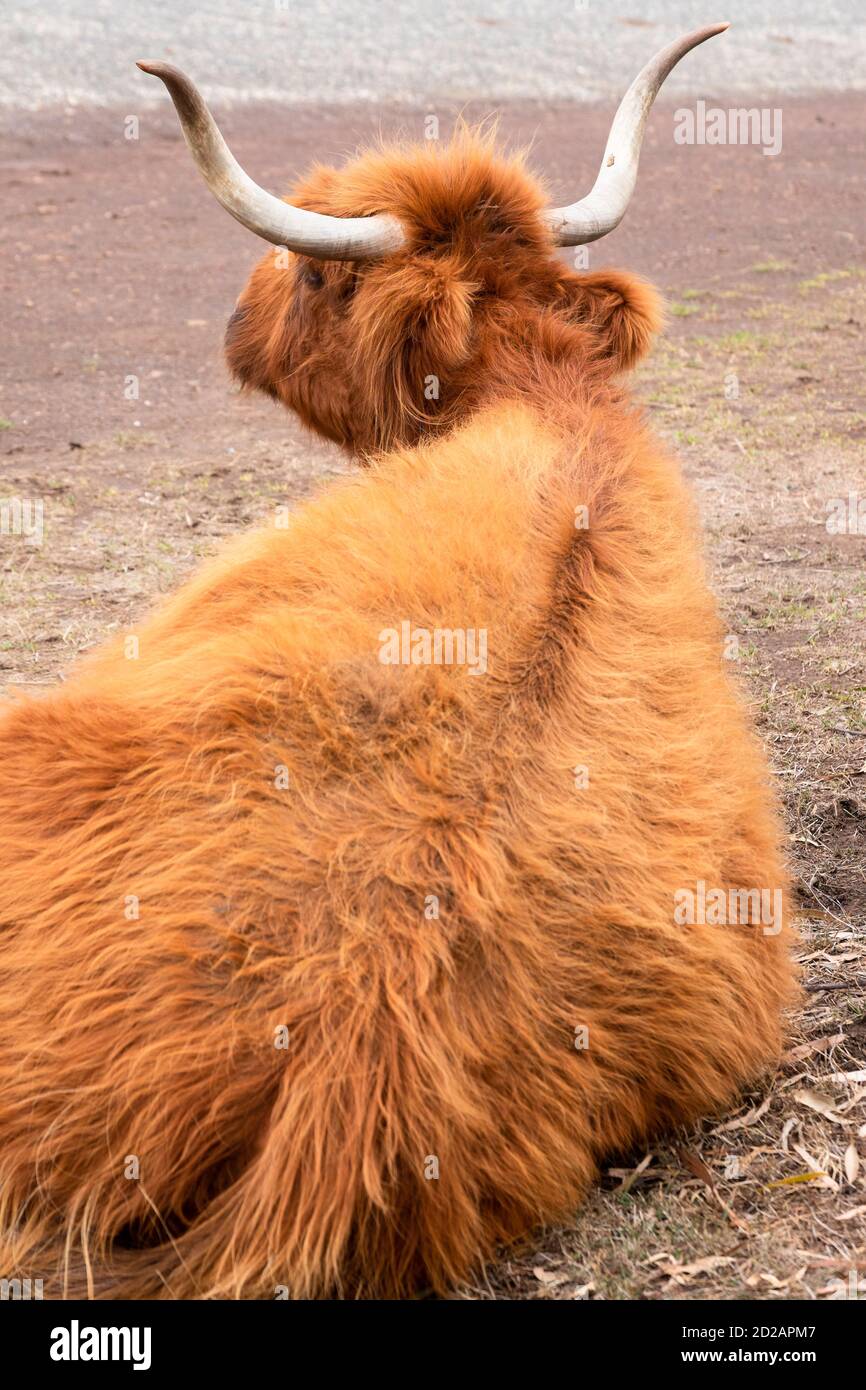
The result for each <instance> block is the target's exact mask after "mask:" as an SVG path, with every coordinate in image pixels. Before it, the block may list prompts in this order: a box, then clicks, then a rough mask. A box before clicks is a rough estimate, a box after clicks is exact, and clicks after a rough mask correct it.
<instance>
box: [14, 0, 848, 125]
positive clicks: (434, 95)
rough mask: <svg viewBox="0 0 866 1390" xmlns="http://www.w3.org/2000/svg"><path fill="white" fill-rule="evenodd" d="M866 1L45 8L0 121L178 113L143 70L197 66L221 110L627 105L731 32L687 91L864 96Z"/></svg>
mask: <svg viewBox="0 0 866 1390" xmlns="http://www.w3.org/2000/svg"><path fill="white" fill-rule="evenodd" d="M863 15H864V6H863V0H822V3H821V4H816V3H815V0H776V3H760V4H759V3H756V0H725V3H722V2H721V0H720V2H719V4H718V5H715V4H710V3H709V2H708V0H699V2H698V0H640V3H637V0H634V3H632V0H622V3H621V4H620V5H619V6H618V8H617V9H616V10H613V9H611V8H610V7H609V6H607V5H604V4H602V3H601V0H435V3H426V4H425V3H423V0H390V3H384V4H376V3H372V0H304V3H300V0H249V3H247V2H246V0H205V3H204V4H202V5H199V6H196V7H195V8H193V9H190V10H189V11H188V12H186V13H184V12H183V11H182V9H181V7H179V6H178V4H177V0H138V3H135V4H130V3H119V2H118V0H64V3H62V4H60V5H51V4H48V5H46V4H45V0H24V3H20V0H19V3H18V4H14V3H13V4H11V5H10V6H8V7H7V8H5V9H4V11H3V13H2V15H0V106H4V107H6V108H10V107H11V108H15V107H19V108H23V109H26V110H38V109H40V108H42V107H44V106H58V105H59V106H77V105H110V106H121V107H123V108H125V109H128V110H129V111H130V112H135V111H136V110H139V109H140V108H142V107H143V106H146V105H149V104H152V103H153V102H155V101H160V100H164V99H165V97H164V94H163V91H162V88H161V87H160V86H159V84H157V83H155V82H154V81H153V79H151V78H147V77H145V76H144V74H142V73H139V72H137V71H136V69H135V67H134V62H135V59H136V58H152V59H160V58H168V59H170V60H172V61H174V62H176V63H177V64H179V65H180V66H181V67H184V68H186V69H187V70H188V71H189V72H190V73H191V75H193V76H194V77H195V78H196V79H197V80H198V81H199V82H200V83H201V84H202V86H203V87H204V88H205V90H206V92H207V94H208V96H209V97H210V98H211V99H212V100H213V101H215V102H219V103H221V104H223V105H230V104H232V103H235V102H246V101H253V100H267V101H283V102H288V103H301V102H303V103H319V102H324V103H332V102H339V103H353V102H358V103H361V102H368V101H374V102H395V101H396V102H401V101H411V102H412V103H413V104H418V103H421V104H427V105H428V106H429V107H430V109H431V111H435V110H436V103H437V102H445V101H450V102H453V101H455V100H457V101H462V100H467V99H470V98H475V97H481V98H485V99H490V100H493V101H496V100H513V99H515V98H531V99H541V100H551V99H559V100H569V99H573V100H575V101H581V100H592V99H597V98H598V99H608V98H610V97H612V96H615V95H617V94H619V93H620V92H621V91H622V90H623V88H624V86H625V85H627V83H628V81H629V80H630V79H631V77H632V76H633V75H634V74H635V72H636V71H637V70H638V69H639V68H640V67H641V66H642V65H643V63H644V62H645V61H646V59H647V58H648V57H649V56H650V55H651V54H652V53H653V52H654V51H655V49H657V48H659V47H661V46H662V45H663V44H665V43H667V42H669V41H670V40H671V39H672V38H674V37H676V36H677V35H678V34H680V33H683V32H686V31H688V30H689V29H692V28H697V27H699V26H700V25H702V24H707V23H711V22H714V21H716V20H718V19H729V20H731V21H732V23H733V25H734V28H733V29H732V31H731V32H730V33H728V34H726V35H724V36H722V37H720V38H716V39H713V40H711V41H710V43H708V44H707V45H706V47H705V48H704V49H702V50H699V51H698V52H697V53H693V54H691V55H689V57H688V58H687V59H685V60H684V62H683V63H682V65H681V67H680V68H679V69H678V70H677V72H676V73H675V74H674V75H673V77H672V78H670V79H669V81H668V86H667V88H666V90H668V91H669V92H671V93H673V94H677V93H680V94H685V93H690V94H699V95H706V96H708V97H711V96H712V95H713V93H735V92H743V93H745V92H748V93H749V94H750V95H751V96H752V97H753V99H755V98H760V97H761V96H766V97H767V98H770V97H773V96H777V95H778V94H779V93H791V94H794V93H808V92H815V91H842V90H849V89H862V88H863V87H864V86H866V24H864V23H863Z"/></svg>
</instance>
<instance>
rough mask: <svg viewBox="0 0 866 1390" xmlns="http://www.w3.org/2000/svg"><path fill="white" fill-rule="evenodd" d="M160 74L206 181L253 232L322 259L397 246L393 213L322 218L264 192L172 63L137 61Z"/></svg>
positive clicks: (399, 237)
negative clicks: (230, 147)
mask: <svg viewBox="0 0 866 1390" xmlns="http://www.w3.org/2000/svg"><path fill="white" fill-rule="evenodd" d="M137 66H138V67H140V68H141V70H142V72H149V73H152V74H153V76H154V77H159V78H161V79H162V81H163V82H164V83H165V85H166V87H167V88H168V93H169V96H170V97H171V99H172V101H173V102H174V105H175V109H176V110H177V114H178V116H179V117H180V123H181V126H182V127H183V133H184V135H185V137H186V143H187V144H188V145H189V148H190V152H191V154H192V157H193V159H194V160H195V162H196V164H197V165H198V167H199V169H200V170H201V172H202V174H203V175H204V180H205V183H206V184H207V186H208V188H209V189H210V191H211V193H213V195H214V197H215V198H216V199H217V201H218V202H220V203H222V205H223V207H224V208H225V210H226V212H230V213H231V215H232V217H236V218H237V220H238V222H242V223H243V224H244V226H245V227H249V229H250V231H251V232H255V233H256V235H257V236H260V237H264V239H265V241H271V242H273V243H274V245H275V246H287V247H288V248H289V250H291V251H298V252H300V253H301V254H302V255H304V256H316V257H318V259H319V260H325V261H360V260H367V259H368V258H374V257H379V256H385V255H387V254H388V253H389V252H391V251H397V250H398V249H399V248H400V247H401V246H402V245H403V244H404V242H405V239H406V238H405V233H404V232H403V229H402V227H401V226H400V223H399V222H398V221H397V219H396V218H395V217H391V216H389V215H388V214H387V213H377V214H375V215H374V216H372V217H326V216H323V215H322V214H321V213H318V212H308V211H307V210H306V209H305V208H296V207H293V206H292V204H291V203H284V202H283V200H282V198H277V197H275V196H274V194H273V193H266V192H265V190H264V189H263V188H259V185H258V184H257V183H253V180H252V179H251V178H250V177H249V175H248V174H245V173H244V171H243V169H242V168H241V166H240V165H239V164H238V162H237V160H236V159H235V157H234V155H233V154H232V152H231V150H230V149H229V147H228V145H227V144H226V142H225V140H224V139H223V137H222V135H221V134H220V132H219V129H218V127H217V123H216V121H215V120H214V118H213V116H212V115H211V113H210V111H209V110H208V108H207V103H206V102H205V100H204V97H203V96H202V95H201V93H200V92H199V90H198V88H197V87H196V85H195V83H194V82H191V81H190V79H189V78H188V77H187V76H186V74H185V73H182V72H181V71H180V69H179V68H176V67H174V66H173V65H172V64H171V63H139V64H138V65H137Z"/></svg>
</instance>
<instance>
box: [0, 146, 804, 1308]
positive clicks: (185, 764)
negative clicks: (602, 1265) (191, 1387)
mask: <svg viewBox="0 0 866 1390" xmlns="http://www.w3.org/2000/svg"><path fill="white" fill-rule="evenodd" d="M297 196H298V200H299V201H301V202H303V203H305V205H306V206H308V207H312V208H316V209H320V210H323V211H327V212H332V213H337V214H348V213H351V214H362V213H367V212H372V211H378V210H382V211H391V212H394V213H396V214H397V215H398V216H399V217H400V218H401V219H402V220H403V222H404V224H405V226H406V227H407V229H408V231H409V233H410V241H409V245H408V247H407V249H406V250H405V251H401V252H400V253H399V254H397V255H395V256H392V257H390V258H389V259H386V260H383V261H381V262H378V263H371V264H367V265H361V266H348V265H333V264H331V265H317V264H315V263H313V262H310V261H306V260H304V259H295V258H293V259H292V264H291V266H290V268H289V269H288V270H286V269H284V268H282V269H281V268H280V267H279V266H278V264H277V263H276V261H275V258H274V255H273V253H272V252H269V253H268V254H267V255H266V257H265V258H264V260H263V261H262V263H261V264H260V265H259V267H258V268H257V269H256V270H255V272H254V273H253V275H252V278H251V280H250V283H249V285H248V287H247V289H246V290H245V292H244V294H243V295H242V297H241V300H240V303H239V307H238V310H237V312H236V314H235V315H234V316H233V318H232V321H231V324H230V328H229V331H228V337H227V352H228V357H229V361H230V364H231V366H232V369H233V370H234V371H235V373H236V374H237V375H238V376H239V377H240V378H241V379H242V380H244V381H245V382H246V383H247V384H249V385H251V386H255V387H259V388H261V389H264V390H267V391H269V392H270V393H271V394H272V395H275V396H276V397H278V398H279V399H281V400H283V401H284V402H285V403H286V404H287V405H289V406H290V407H292V408H293V409H295V410H296V411H297V412H298V413H299V414H300V415H301V417H302V418H303V419H304V420H306V421H307V422H308V423H309V424H311V425H312V426H314V427H315V428H316V429H318V430H320V431H321V432H322V433H323V434H325V435H328V436H329V437H331V438H333V439H338V440H340V441H341V442H343V443H345V444H347V445H349V446H350V447H351V448H352V449H354V450H355V451H356V452H357V453H359V454H364V455H366V454H367V453H368V452H369V451H375V450H377V449H378V450H382V449H387V450H388V452H386V453H384V454H381V455H380V456H376V457H372V458H371V459H367V460H366V461H367V462H369V468H367V469H366V470H365V471H363V472H361V473H360V474H359V475H358V476H356V477H354V478H352V479H351V480H347V481H343V482H339V483H337V484H336V485H333V486H331V487H330V488H329V489H328V490H327V491H326V492H324V494H323V495H321V496H320V497H319V498H318V499H317V500H316V501H314V502H313V503H312V504H310V505H308V506H306V507H304V508H302V509H301V510H300V511H298V512H297V513H296V514H295V515H294V516H293V517H292V519H291V524H290V526H289V528H288V529H285V530H281V529H278V528H276V527H271V528H266V529H264V530H261V531H259V532H256V533H254V534H251V535H247V536H244V537H242V538H241V539H240V540H238V541H237V542H236V543H234V544H232V545H231V546H229V547H228V548H227V549H226V550H225V551H224V552H223V553H222V555H220V556H219V557H218V558H217V559H216V560H214V561H213V562H212V563H211V564H210V565H209V566H208V567H206V568H205V569H204V570H203V571H202V572H201V573H200V574H199V575H198V576H197V577H196V578H194V579H193V580H192V582H191V583H188V584H187V585H186V586H185V587H184V588H183V589H182V590H181V591H180V593H178V594H177V595H176V596H175V597H174V598H173V599H171V600H170V601H169V602H167V603H166V604H164V605H163V607H162V608H161V609H160V610H158V611H157V612H156V614H155V615H154V616H152V617H151V618H150V619H149V620H148V621H147V622H145V623H144V624H143V625H142V626H141V627H140V628H139V629H138V630H137V636H138V639H139V652H138V656H137V657H130V656H129V655H128V654H127V651H126V650H125V648H124V645H123V641H122V640H118V641H116V642H114V643H112V644H109V645H108V646H106V647H104V648H103V649H101V650H99V651H98V652H96V653H95V654H94V655H92V656H91V657H89V658H88V659H87V660H86V661H84V662H82V663H81V664H80V665H79V666H78V668H77V669H76V670H75V671H74V673H73V674H72V676H71V678H70V679H69V680H68V681H67V682H66V684H65V685H63V686H62V687H60V688H58V689H57V690H55V691H53V692H51V693H50V694H49V695H47V696H45V697H42V698H37V699H30V698H26V699H25V698H17V699H15V700H14V702H13V703H12V704H11V706H10V707H9V708H8V709H7V711H6V713H5V715H4V717H3V721H2V724H0V741H2V750H0V923H2V927H3V931H2V936H0V943H2V946H0V1096H2V1100H0V1200H2V1207H0V1272H2V1273H3V1274H4V1275H6V1276H11V1275H13V1274H15V1273H18V1274H19V1275H21V1276H28V1275H29V1276H32V1277H43V1278H44V1279H45V1280H46V1294H47V1295H49V1296H50V1295H61V1294H62V1293H63V1292H64V1291H66V1292H69V1293H73V1292H80V1291H82V1290H84V1291H87V1292H89V1293H91V1294H94V1295H96V1296H121V1297H124V1296H125V1297H133V1298H144V1297H165V1296H171V1297H183V1298H194V1297H200V1296H208V1297H215V1296H235V1295H240V1296H246V1297H251V1296H266V1297H267V1296H271V1297H272V1296H273V1293H274V1289H275V1287H276V1286H279V1285H286V1286H288V1289H289V1290H290V1292H291V1294H292V1295H293V1296H322V1295H333V1294H343V1295H350V1296H400V1295H408V1294H412V1293H415V1292H418V1291H421V1290H424V1289H427V1288H432V1289H434V1290H438V1291H442V1290H446V1289H448V1288H449V1287H451V1286H452V1285H453V1283H454V1281H456V1280H459V1279H461V1278H462V1277H464V1276H466V1275H467V1274H469V1273H470V1271H471V1270H472V1269H473V1267H474V1266H475V1265H476V1264H477V1263H478V1262H479V1261H481V1260H483V1259H485V1258H487V1257H489V1256H490V1255H491V1254H492V1253H493V1252H494V1250H495V1248H496V1246H497V1243H498V1242H501V1241H509V1240H512V1239H513V1238H515V1237H519V1236H521V1235H525V1234H527V1233H529V1232H530V1231H531V1230H532V1228H533V1227H534V1226H535V1225H536V1224H537V1223H539V1222H544V1221H547V1220H558V1219H560V1218H567V1217H568V1216H569V1214H570V1213H571V1212H573V1210H574V1208H575V1206H576V1205H577V1203H578V1202H579V1201H580V1198H581V1196H582V1194H583V1193H584V1192H585V1191H586V1189H587V1187H588V1185H589V1184H590V1183H592V1181H593V1179H594V1177H595V1175H596V1173H597V1171H598V1165H599V1163H600V1161H602V1160H603V1159H604V1157H605V1156H606V1155H609V1154H610V1153H611V1152H613V1151H616V1150H620V1151H622V1150H628V1149H630V1148H632V1147H634V1146H636V1145H638V1144H643V1143H645V1142H646V1141H647V1138H648V1137H649V1136H650V1135H653V1134H655V1133H656V1132H658V1131H660V1130H663V1129H664V1128H666V1127H669V1126H672V1125H677V1124H682V1123H686V1124H687V1123H689V1122H691V1121H693V1120H694V1119H695V1118H696V1117H698V1116H700V1115H702V1114H704V1113H706V1112H708V1111H713V1110H716V1109H718V1108H719V1107H723V1106H725V1105H726V1104H728V1103H730V1102H731V1101H732V1099H733V1098H734V1097H735V1096H736V1093H737V1090H738V1088H739V1087H740V1086H741V1085H742V1083H744V1082H746V1081H748V1080H750V1079H752V1078H754V1077H755V1076H756V1075H757V1074H758V1073H760V1072H761V1070H762V1069H763V1068H765V1067H766V1066H767V1065H768V1064H770V1063H772V1061H773V1059H774V1058H775V1057H776V1055H777V1053H778V1050H779V1046H780V1011H781V1009H782V1007H783V1006H784V1005H785V1004H786V1003H788V1002H789V1001H790V1000H791V998H792V996H793V992H794V985H793V976H792V969H791V965H790V963H789V955H788V948H789V940H788V936H789V933H788V929H787V927H786V928H785V929H784V930H783V931H782V932H781V933H779V934H777V935H774V934H768V933H767V932H765V931H764V930H763V929H762V927H761V925H749V924H743V925H737V924H733V925H701V924H696V925H691V926H683V925H679V924H678V923H677V921H676V920H675V916H674V895H675V894H676V893H677V892H678V890H681V889H684V888H689V887H692V888H694V887H695V885H696V883H697V882H698V881H700V880H703V881H704V882H705V883H706V884H707V885H708V887H709V888H712V887H717V888H723V889H726V890H727V889H730V888H735V889H752V888H757V889H761V888H763V889H770V890H772V889H775V888H783V887H784V886H785V882H786V880H785V870H784V868H783V865H782V862H781V859H780V854H779V847H778V846H779V830H778V826H777V823H776V819H775V813H774V808H773V798H772V795H771V793H770V790H769V778H768V773H767V769H766V767H765V765H764V761H763V758H762V756H761V753H760V751H759V749H758V746H757V744H756V741H755V738H754V736H753V734H752V732H751V731H750V729H749V727H748V722H747V720H746V718H745V716H744V713H743V710H742V708H741V705H740V701H739V699H738V697H737V695H736V694H735V692H734V690H733V688H732V686H731V684H730V681H729V679H728V677H727V675H726V673H725V670H724V663H723V660H722V651H721V629H720V625H719V621H718V618H717V616H716V611H715V606H714V603H713V600H712V598H711V596H710V594H709V592H708V589H707V585H706V582H705V579H704V575H703V570H702V563H701V559H700V555H699V548H698V541H697V538H696V531H695V519H694V515H693V509H692V505H691V502H690V501H689V499H688V497H687V496H686V494H685V491H684V488H683V484H682V481H681V479H680V474H679V469H678V467H677V466H676V465H675V464H674V463H673V462H671V461H670V460H669V459H667V458H666V457H665V456H664V454H663V453H661V452H660V450H659V448H658V446H657V445H656V443H655V442H654V441H653V439H652V438H651V436H650V435H649V434H648V432H647V431H646V429H645V427H644V425H643V424H642V422H641V420H640V418H639V417H638V415H637V414H636V413H635V412H634V411H633V409H632V408H630V407H629V405H628V404H627V402H626V400H625V399H624V397H623V395H622V391H621V388H620V387H619V386H618V385H617V384H616V376H617V374H618V373H619V372H620V371H621V370H622V369H623V368H624V367H627V366H629V365H630V364H631V363H632V362H634V361H635V359H636V358H637V357H638V356H639V355H640V354H641V353H643V352H644V351H645V350H646V349H647V346H648V343H649V339H650V335H651V333H652V332H653V330H654V329H655V328H656V327H657V326H658V322H659V311H658V306H657V301H656V298H655V295H654V293H653V291H652V290H651V289H650V288H649V287H647V286H646V285H643V284H642V283H640V282H639V281H637V280H635V279H633V278H632V277H630V276H627V275H623V274H616V273H613V272H600V273H598V274H593V275H578V274H574V273H572V272H570V271H568V270H567V269H566V268H565V267H564V266H563V265H562V263H561V262H560V261H559V259H558V258H557V256H556V254H555V252H554V249H553V247H552V246H551V244H550V242H549V240H548V237H547V234H546V232H545V231H544V230H543V227H542V224H541V221H540V219H539V216H538V214H539V209H540V208H541V207H542V205H543V203H544V195H543V193H542V190H541V189H540V188H539V186H538V185H537V184H536V183H535V182H534V180H533V179H532V178H531V177H530V176H529V174H528V173H527V172H526V170H525V168H524V167H523V165H522V163H521V161H520V160H511V161H506V160H504V159H502V158H500V157H498V156H497V155H496V153H495V151H494V149H493V147H492V144H491V141H490V140H489V139H488V138H482V137H480V136H478V135H471V134H468V133H465V132H464V133H462V134H461V135H460V136H459V137H458V138H457V140H456V141H455V143H454V144H453V145H452V146H451V147H450V148H448V149H446V150H442V151H439V150H434V149H431V147H429V146H426V147H425V148H423V149H421V150H411V151H405V150H402V149H389V150H385V151H380V152H376V153H372V154H368V155H366V156H364V157H362V158H360V159H359V160H358V161H356V162H355V163H353V164H351V165H349V166H348V167H347V168H345V169H344V170H342V171H341V172H339V173H337V172H334V171H333V170H326V169H319V170H316V171H314V173H313V175H312V176H311V178H310V179H309V180H308V181H307V183H306V184H305V185H303V187H302V188H301V190H300V191H299V193H298V195H297ZM431 375H435V376H436V377H438V379H439V396H438V399H436V398H435V393H434V398H433V399H430V400H428V399H427V398H426V396H425V383H426V382H427V381H428V379H429V378H430V376H431ZM582 508H585V509H586V512H585V513H584V512H582V511H580V510H579V509H582ZM576 518H584V519H585V520H586V524H583V522H582V521H581V522H580V524H576ZM405 621H408V622H410V623H411V624H412V625H413V628H419V627H421V628H427V629H430V630H434V629H437V628H447V629H458V628H463V629H476V630H479V629H484V630H486V632H487V634H488V671H487V674H484V675H480V674H475V675H473V674H472V672H471V670H470V668H469V667H468V666H466V665H463V666H461V665H456V664H455V665H387V664H383V663H382V662H381V661H380V660H379V652H380V647H381V645H382V637H381V634H382V633H383V631H385V630H387V629H391V628H396V629H399V628H400V626H401V623H403V622H405ZM575 769H586V772H585V774H578V775H576V772H575ZM585 783H586V785H584V784H585ZM286 784H287V785H286ZM437 909H438V915H437ZM581 1029H588V1046H579V1047H578V1046H576V1045H575V1042H576V1038H579V1037H581V1036H583V1037H584V1038H586V1036H587V1035H581V1034H579V1033H578V1032H577V1030H581ZM285 1030H287V1032H286V1031H285ZM284 1042H287V1046H282V1045H280V1044H281V1043H284ZM134 1160H137V1162H138V1167H137V1168H136V1166H135V1162H134ZM437 1164H438V1177H437V1176H436V1175H435V1173H436V1166H437ZM130 1175H131V1176H130Z"/></svg>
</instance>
